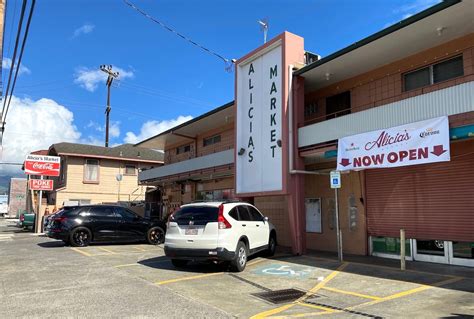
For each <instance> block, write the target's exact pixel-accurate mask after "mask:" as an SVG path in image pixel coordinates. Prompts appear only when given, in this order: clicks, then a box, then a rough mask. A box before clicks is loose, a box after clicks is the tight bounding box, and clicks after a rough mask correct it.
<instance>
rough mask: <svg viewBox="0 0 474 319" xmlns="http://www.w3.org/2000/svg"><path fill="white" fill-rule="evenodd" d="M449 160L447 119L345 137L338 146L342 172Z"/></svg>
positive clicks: (338, 164)
mask: <svg viewBox="0 0 474 319" xmlns="http://www.w3.org/2000/svg"><path fill="white" fill-rule="evenodd" d="M449 160H450V151H449V122H448V117H447V116H444V117H439V118H435V119H430V120H426V121H420V122H415V123H410V124H406V125H401V126H397V127H392V128H389V129H385V130H379V131H373V132H368V133H363V134H358V135H353V136H348V137H344V138H341V139H339V142H338V146H337V170H339V171H348V170H361V169H367V168H381V167H397V166H408V165H417V164H426V163H434V162H445V161H449Z"/></svg>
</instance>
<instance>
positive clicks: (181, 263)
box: [171, 259, 188, 268]
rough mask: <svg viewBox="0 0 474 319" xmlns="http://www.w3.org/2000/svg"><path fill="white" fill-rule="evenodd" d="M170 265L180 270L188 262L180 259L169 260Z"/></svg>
mask: <svg viewBox="0 0 474 319" xmlns="http://www.w3.org/2000/svg"><path fill="white" fill-rule="evenodd" d="M171 263H172V264H173V266H175V267H178V268H180V267H184V266H186V265H187V264H188V261H187V260H182V259H171Z"/></svg>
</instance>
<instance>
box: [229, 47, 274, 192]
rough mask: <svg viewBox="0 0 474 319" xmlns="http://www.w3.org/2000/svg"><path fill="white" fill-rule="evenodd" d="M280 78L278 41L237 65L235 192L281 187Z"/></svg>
mask: <svg viewBox="0 0 474 319" xmlns="http://www.w3.org/2000/svg"><path fill="white" fill-rule="evenodd" d="M282 79H283V69H282V50H281V45H278V46H277V47H275V48H273V49H271V50H270V51H268V52H266V53H265V54H263V55H261V56H258V57H257V58H255V59H253V60H251V61H249V62H246V63H245V64H239V65H238V68H237V134H236V135H237V144H236V152H237V159H236V193H237V194H242V193H256V192H269V191H279V190H282V187H283V181H282V178H283V173H282V148H281V139H282V127H281V126H282V91H281V90H282Z"/></svg>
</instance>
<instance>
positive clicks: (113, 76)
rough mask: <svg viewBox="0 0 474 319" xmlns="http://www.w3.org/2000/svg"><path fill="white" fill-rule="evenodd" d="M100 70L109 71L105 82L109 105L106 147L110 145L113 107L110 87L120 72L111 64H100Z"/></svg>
mask: <svg viewBox="0 0 474 319" xmlns="http://www.w3.org/2000/svg"><path fill="white" fill-rule="evenodd" d="M100 70H101V71H103V72H105V73H107V82H105V85H107V107H106V108H105V147H109V115H110V110H111V109H112V108H111V107H110V87H111V86H112V82H113V80H114V79H116V78H117V77H118V76H119V73H118V72H114V71H113V70H112V66H111V65H105V64H102V65H101V66H100Z"/></svg>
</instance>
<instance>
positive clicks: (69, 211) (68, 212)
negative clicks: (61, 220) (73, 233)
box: [55, 207, 81, 217]
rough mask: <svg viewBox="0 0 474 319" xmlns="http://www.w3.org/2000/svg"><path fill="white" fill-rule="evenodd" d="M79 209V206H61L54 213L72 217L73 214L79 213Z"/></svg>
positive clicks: (58, 215)
mask: <svg viewBox="0 0 474 319" xmlns="http://www.w3.org/2000/svg"><path fill="white" fill-rule="evenodd" d="M80 210H81V208H77V207H64V208H61V209H60V210H59V211H58V212H57V213H56V214H55V216H57V217H60V216H64V217H73V216H76V215H77V214H78V213H79V211H80Z"/></svg>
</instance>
